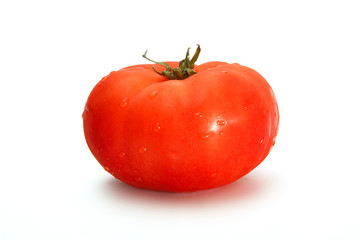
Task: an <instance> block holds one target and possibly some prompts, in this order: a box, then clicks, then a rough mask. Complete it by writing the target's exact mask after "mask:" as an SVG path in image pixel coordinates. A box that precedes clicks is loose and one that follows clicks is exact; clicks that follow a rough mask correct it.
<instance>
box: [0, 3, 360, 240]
mask: <svg viewBox="0 0 360 240" xmlns="http://www.w3.org/2000/svg"><path fill="white" fill-rule="evenodd" d="M357 2H358V1H347V0H342V1H316V0H312V1H259V0H255V1H230V0H223V1H212V0H207V1H195V0H193V1H187V0H184V1H158V0H153V1H137V0H132V1H65V0H64V1H57V2H55V1H39V0H34V1H1V3H0V27H1V28H0V31H1V37H0V43H1V44H0V77H1V78H0V81H1V84H0V150H1V154H0V194H1V196H0V239H2V240H8V239H27V240H30V239H36V240H42V239H292V240H293V239H327V240H328V239H360V230H359V227H360V218H359V214H360V207H359V202H360V196H359V182H360V174H359V168H360V163H359V162H360V157H359V143H360V139H359V135H360V127H359V123H360V113H359V112H360V111H359V109H360V108H359V104H360V97H359V90H360V87H359V82H360V73H359V72H360V71H359V68H360V35H359V29H360V26H359V25H360V14H359V10H360V8H359V5H358V3H357ZM197 43H200V44H201V47H202V53H201V55H200V58H199V60H198V63H204V62H207V61H213V60H219V61H227V62H238V63H240V64H243V65H246V66H249V67H251V68H254V69H256V70H257V71H258V72H260V73H261V74H262V75H263V76H264V77H265V78H266V79H267V80H268V82H269V83H270V85H271V86H272V88H273V90H274V92H275V94H276V96H277V99H278V103H279V109H280V131H279V135H278V138H277V142H276V144H275V147H274V148H273V150H272V152H271V153H270V155H269V156H268V158H267V159H266V160H265V161H264V162H263V163H262V164H261V165H260V166H259V167H258V168H256V169H255V170H254V171H253V172H251V173H250V174H249V175H247V176H246V177H244V178H242V179H240V180H239V181H237V182H235V183H233V184H230V185H228V186H225V187H222V188H218V189H213V190H209V191H202V192H195V193H185V194H173V193H161V192H152V191H145V190H139V189H135V188H132V187H129V186H127V185H125V184H123V183H121V182H119V181H116V180H115V179H113V178H112V177H111V176H110V175H109V174H108V173H106V172H105V171H104V170H103V169H102V168H101V167H100V165H99V164H98V163H97V162H96V160H95V158H94V157H93V156H92V155H91V153H90V151H89V150H88V148H87V145H86V143H85V139H84V136H83V130H82V119H81V114H82V111H83V107H84V104H85V102H86V99H87V97H88V94H89V93H90V91H91V89H92V88H93V87H94V86H95V84H96V83H97V82H98V81H99V80H100V79H101V78H102V77H103V76H105V75H107V74H108V73H109V72H110V71H113V70H118V69H120V68H123V67H126V66H129V65H134V64H140V63H147V61H146V60H145V59H143V58H142V57H141V55H142V54H143V52H144V51H145V50H146V49H149V56H151V58H153V59H157V60H161V61H163V60H180V59H182V58H183V57H184V54H185V51H186V48H187V47H189V46H190V47H192V53H193V51H194V50H195V47H196V44H197Z"/></svg>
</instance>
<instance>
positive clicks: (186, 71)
mask: <svg viewBox="0 0 360 240" xmlns="http://www.w3.org/2000/svg"><path fill="white" fill-rule="evenodd" d="M189 50H190V48H188V49H187V51H186V55H185V59H183V60H181V61H180V62H179V67H176V68H173V69H171V67H170V65H169V64H167V63H165V62H157V61H154V60H151V59H149V58H148V57H147V56H146V54H147V52H148V51H147V50H146V51H145V53H144V54H143V55H142V56H143V58H145V59H147V60H149V61H151V62H153V63H156V64H159V65H162V66H164V67H165V68H166V71H162V72H159V71H157V70H156V69H155V67H154V66H153V67H152V68H153V69H154V71H155V72H156V73H158V74H160V75H162V76H165V77H166V78H167V79H177V80H182V79H185V78H188V77H190V76H191V75H194V74H196V72H195V70H194V69H193V68H194V66H195V62H196V61H197V59H198V57H199V55H200V51H201V48H200V45H199V44H198V45H197V49H196V52H195V54H194V56H193V57H192V58H191V59H190V57H189V55H190V54H189Z"/></svg>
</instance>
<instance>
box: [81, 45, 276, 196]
mask: <svg viewBox="0 0 360 240" xmlns="http://www.w3.org/2000/svg"><path fill="white" fill-rule="evenodd" d="M199 53H200V46H198V48H197V50H196V53H195V54H194V57H193V58H192V59H190V58H189V49H188V51H187V54H186V57H185V59H184V60H182V61H181V62H166V63H165V62H155V63H156V64H157V65H155V66H156V68H155V67H154V66H153V64H143V65H136V66H130V67H126V68H123V69H121V70H118V71H114V72H111V73H110V74H109V75H108V76H106V77H104V78H103V79H102V80H101V81H100V82H99V83H98V84H97V85H96V86H95V87H94V89H93V90H92V92H91V93H90V96H89V98H88V100H87V102H86V106H85V110H84V113H83V124H84V132H85V138H86V141H87V144H88V146H89V148H90V150H91V152H92V153H93V155H94V156H95V158H96V159H97V160H98V162H99V163H100V164H101V165H102V166H103V167H104V169H105V170H106V171H108V172H109V173H110V174H112V175H113V176H114V177H116V178H118V179H120V180H121V181H123V182H125V183H127V184H130V185H132V186H135V187H139V188H145V189H153V190H161V191H171V192H185V191H196V190H202V189H210V188H214V187H219V186H222V185H225V184H228V183H231V182H233V181H235V180H237V179H239V178H240V177H242V176H244V175H245V174H247V173H249V172H250V171H251V170H253V169H254V168H255V167H256V166H258V165H259V164H260V163H261V162H262V161H263V160H264V159H265V157H266V156H267V155H268V153H269V151H270V149H271V148H272V146H273V145H274V143H275V137H276V135H277V131H278V125H279V110H278V105H277V102H276V99H275V95H274V93H273V91H272V89H271V87H270V86H269V84H268V83H267V81H266V80H265V79H264V78H263V77H262V76H261V75H260V74H259V73H257V72H256V71H254V70H253V69H251V68H248V67H245V66H241V65H239V64H237V63H234V64H229V63H225V62H208V63H204V64H201V65H198V66H197V65H195V64H194V63H195V61H196V60H197V58H198V56H199ZM143 57H145V58H146V59H148V58H147V57H146V53H145V54H144V55H143ZM148 60H150V59H148ZM150 61H152V60H150ZM153 62H154V61H153ZM159 69H162V70H163V71H159Z"/></svg>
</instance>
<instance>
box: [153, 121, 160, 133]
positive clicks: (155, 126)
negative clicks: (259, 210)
mask: <svg viewBox="0 0 360 240" xmlns="http://www.w3.org/2000/svg"><path fill="white" fill-rule="evenodd" d="M153 131H154V132H158V131H160V123H158V122H157V123H155V125H154V126H153Z"/></svg>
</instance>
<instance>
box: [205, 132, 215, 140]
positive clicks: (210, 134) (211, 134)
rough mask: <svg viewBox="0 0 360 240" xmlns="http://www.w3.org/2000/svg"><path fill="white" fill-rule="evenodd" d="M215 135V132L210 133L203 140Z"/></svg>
mask: <svg viewBox="0 0 360 240" xmlns="http://www.w3.org/2000/svg"><path fill="white" fill-rule="evenodd" d="M213 135H214V132H208V133H206V134H204V135H203V137H202V138H204V139H207V138H209V137H211V136H213Z"/></svg>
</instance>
